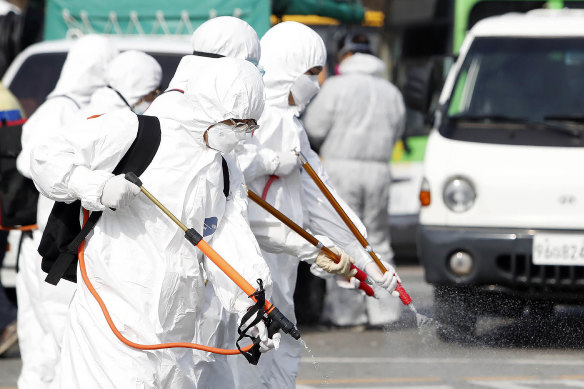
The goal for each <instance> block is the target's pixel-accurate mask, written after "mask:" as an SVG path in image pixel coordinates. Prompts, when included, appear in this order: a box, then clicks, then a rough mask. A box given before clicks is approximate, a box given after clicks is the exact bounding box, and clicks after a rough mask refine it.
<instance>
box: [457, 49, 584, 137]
mask: <svg viewBox="0 0 584 389" xmlns="http://www.w3.org/2000/svg"><path fill="white" fill-rule="evenodd" d="M447 115H448V117H449V118H451V119H456V118H460V119H464V118H468V119H470V120H473V121H475V122H476V121H481V118H484V119H485V120H487V121H488V120H493V121H497V122H505V121H510V122H514V123H518V122H521V121H523V122H526V123H547V122H550V121H551V122H553V123H562V124H568V123H569V124H571V125H576V124H582V123H584V39H583V38H477V39H476V40H475V41H474V42H473V44H472V46H471V48H470V50H469V52H468V54H467V56H466V58H465V60H464V63H463V65H462V67H461V70H460V72H459V74H458V78H457V80H456V83H455V86H454V90H453V94H452V97H451V99H450V102H449V104H448V105H447ZM576 127H577V128H578V129H580V130H582V129H584V126H582V125H577V126H576Z"/></svg>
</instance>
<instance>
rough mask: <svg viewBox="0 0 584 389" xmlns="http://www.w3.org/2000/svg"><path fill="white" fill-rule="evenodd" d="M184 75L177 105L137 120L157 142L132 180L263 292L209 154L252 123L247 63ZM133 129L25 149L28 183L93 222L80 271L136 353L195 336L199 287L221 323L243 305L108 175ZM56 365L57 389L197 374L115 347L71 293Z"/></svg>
mask: <svg viewBox="0 0 584 389" xmlns="http://www.w3.org/2000/svg"><path fill="white" fill-rule="evenodd" d="M192 65H193V66H192V67H182V69H180V70H177V75H176V77H186V79H188V82H187V84H186V86H185V90H184V95H183V97H184V98H183V99H182V100H180V101H179V102H178V104H177V101H175V100H173V99H171V98H169V97H170V96H171V94H170V93H167V94H163V95H161V96H160V97H158V98H157V99H156V100H154V102H153V103H152V104H151V106H150V108H149V109H148V110H147V114H148V115H153V116H157V117H158V119H159V121H160V127H161V132H162V138H161V143H160V146H159V148H158V151H157V153H156V155H155V157H154V159H153V160H152V162H151V164H150V165H149V166H148V168H147V169H146V171H145V172H144V173H143V174H142V175H141V180H142V181H143V183H144V186H145V187H146V188H148V190H149V191H150V192H152V193H153V194H154V195H155V196H156V197H157V198H158V199H159V200H160V201H161V203H163V204H164V205H165V206H166V207H167V208H168V209H169V210H170V211H171V212H173V213H174V214H175V215H177V216H178V217H179V218H180V219H181V220H182V221H183V222H184V223H185V224H186V225H188V226H190V227H193V228H194V229H195V230H197V231H200V232H201V231H202V232H203V235H204V237H205V239H206V240H207V241H209V242H210V243H211V244H212V245H213V244H214V241H215V239H217V241H218V242H219V245H218V247H217V251H218V253H219V254H224V250H222V249H221V247H220V246H221V242H226V241H227V240H230V244H231V246H233V247H236V251H237V253H238V254H239V255H238V256H233V257H228V255H227V254H225V258H226V259H227V260H228V261H229V263H230V264H231V265H232V266H233V267H234V268H235V269H236V270H237V271H238V272H239V273H240V274H241V275H242V276H243V277H244V278H245V279H246V280H248V281H249V282H250V283H252V285H254V286H255V287H258V286H257V284H256V283H255V282H254V280H256V279H262V280H263V281H264V284H265V285H266V287H267V288H268V289H269V288H271V284H272V282H271V279H270V275H269V270H268V268H267V266H266V264H265V262H264V260H263V259H262V258H261V255H260V251H259V247H258V246H257V243H256V241H255V239H254V238H253V235H252V233H251V230H250V229H249V227H247V226H248V225H247V223H246V221H245V219H242V218H243V215H242V213H241V212H233V211H232V210H233V208H232V207H231V206H230V204H229V203H230V200H229V197H230V196H231V195H230V196H228V197H227V198H226V197H225V195H224V189H225V188H224V187H223V186H224V178H223V169H222V157H221V153H220V152H218V151H217V149H218V148H219V147H220V146H219V145H222V146H224V147H228V146H229V145H230V144H232V146H231V147H233V146H234V145H235V143H237V142H239V141H240V139H241V138H242V137H245V131H246V130H247V129H249V127H250V126H251V125H252V124H253V123H250V122H253V121H255V120H257V119H258V118H259V116H260V115H261V112H262V110H263V106H264V103H263V83H262V79H261V75H260V73H259V72H258V70H257V69H256V68H255V67H254V66H253V65H252V64H250V63H249V62H247V61H241V60H237V59H231V58H221V59H217V60H216V61H214V62H213V63H205V62H200V63H197V64H194V63H193V64H192ZM179 71H180V72H185V73H181V74H178V73H179ZM242 123H248V124H242ZM137 125H138V122H137V117H136V115H135V114H134V113H131V112H129V111H127V110H118V111H115V112H113V113H109V114H105V115H103V116H100V117H98V118H95V119H90V120H86V121H85V122H79V123H75V124H74V125H72V126H70V127H68V128H66V129H64V130H63V132H62V133H61V134H60V135H59V136H58V137H52V138H50V139H48V140H47V141H46V142H45V143H44V144H43V145H38V146H37V147H36V148H35V149H34V151H33V156H32V171H33V178H34V180H35V183H36V184H37V186H38V187H39V188H40V190H41V192H42V193H43V194H45V195H46V196H49V197H50V198H52V199H54V200H56V201H73V200H76V199H80V200H81V204H82V206H83V207H84V208H86V209H89V210H102V211H103V215H102V217H101V219H100V220H99V222H98V223H97V225H96V226H95V228H94V230H93V232H92V234H91V235H90V236H89V238H88V239H87V246H86V248H85V262H86V266H87V273H88V277H89V280H90V281H91V282H93V285H94V287H95V289H96V290H97V292H98V293H99V294H100V295H101V298H102V299H103V300H104V302H105V304H106V306H107V307H108V309H109V312H110V315H111V316H112V319H113V322H114V323H115V324H116V326H117V328H118V329H119V330H120V332H121V333H122V334H123V335H124V336H125V337H127V338H129V339H130V340H132V341H135V342H138V343H142V344H154V343H161V342H169V341H190V340H192V339H193V338H194V337H195V333H196V332H197V330H198V326H199V324H200V319H201V314H202V308H203V303H204V295H205V292H204V289H205V279H209V281H210V284H211V285H212V287H213V288H214V289H215V294H216V295H217V297H218V299H219V301H220V302H221V305H222V306H223V307H224V308H225V309H226V310H228V311H230V312H233V313H238V314H242V313H244V312H246V311H247V308H248V307H249V306H250V305H252V301H251V300H250V299H249V298H248V296H246V294H245V293H244V292H243V291H241V290H239V288H238V287H237V286H236V285H235V284H234V283H233V282H232V281H231V280H229V279H228V278H227V276H226V275H225V274H223V273H222V272H221V271H220V270H219V269H218V268H217V266H215V265H214V264H213V263H211V262H210V261H209V260H208V259H207V258H206V257H205V256H203V255H202V253H201V252H200V251H198V250H197V249H195V248H194V247H193V246H192V245H191V244H190V243H189V242H187V241H186V240H185V239H184V236H183V232H182V230H180V229H179V228H178V227H177V226H176V225H175V224H174V223H173V222H172V221H171V220H170V219H169V218H168V217H167V216H166V215H164V214H162V213H161V212H160V210H158V209H157V208H156V207H155V206H154V204H152V202H151V201H150V200H148V199H147V198H146V197H144V196H143V195H139V196H138V193H139V188H138V187H137V186H135V185H134V184H131V183H129V182H128V181H127V180H125V178H124V177H123V176H122V175H119V176H114V175H113V174H112V173H111V171H112V170H113V168H114V167H115V166H116V165H117V163H118V162H119V161H120V160H121V158H122V156H123V155H124V154H125V152H126V151H127V149H128V148H129V146H130V145H131V143H132V142H133V140H134V137H135V136H136V131H137ZM241 127H244V128H241ZM79 129H81V130H82V131H79ZM231 170H234V171H233V172H232V171H231ZM232 173H234V174H236V173H237V171H236V169H230V172H229V174H230V176H231V175H232ZM237 191H239V190H237ZM230 192H231V190H230ZM110 207H112V208H116V211H115V212H114V211H112V210H111V209H109V208H110ZM235 225H236V227H235ZM234 228H235V229H236V230H237V231H236V232H234V231H233V229H234ZM222 234H226V235H228V237H227V236H225V237H221V235H222ZM223 245H225V243H223ZM234 330H235V329H234ZM255 331H256V332H258V333H259V334H260V337H261V338H262V343H260V344H261V346H262V347H261V348H262V349H263V350H264V351H265V350H267V349H269V348H271V347H274V341H272V340H268V339H267V338H265V335H266V334H267V332H266V330H265V326H263V323H262V324H260V325H257V326H256V329H255ZM61 365H62V376H63V388H80V387H83V388H106V387H107V388H109V387H119V388H128V387H140V388H173V389H174V388H195V387H197V384H196V376H197V375H198V374H200V371H198V370H197V368H196V366H193V357H192V351H191V350H190V349H165V350H159V351H141V350H136V349H134V348H130V347H128V346H126V345H125V344H123V343H122V342H120V340H119V339H117V338H116V337H115V336H114V334H113V333H112V332H111V331H110V329H109V328H108V325H107V323H106V321H105V319H104V317H103V314H102V312H101V310H100V308H99V306H98V305H97V304H96V301H95V300H94V298H93V296H92V295H90V293H89V291H88V289H87V288H86V286H85V285H84V284H83V283H78V284H77V291H76V293H75V296H74V298H73V301H72V303H71V307H70V313H69V320H68V326H67V330H66V334H65V339H64V345H63V354H62V361H61Z"/></svg>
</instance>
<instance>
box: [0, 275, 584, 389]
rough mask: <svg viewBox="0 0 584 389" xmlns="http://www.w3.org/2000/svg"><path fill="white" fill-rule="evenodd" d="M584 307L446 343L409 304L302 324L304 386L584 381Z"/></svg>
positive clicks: (516, 388) (503, 386) (508, 385)
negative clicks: (394, 318) (371, 324)
mask: <svg viewBox="0 0 584 389" xmlns="http://www.w3.org/2000/svg"><path fill="white" fill-rule="evenodd" d="M398 270H399V272H400V276H401V278H402V280H403V283H404V286H406V288H407V289H408V291H409V292H410V294H411V295H412V297H413V298H414V301H415V304H416V305H417V308H418V310H419V311H420V312H421V313H423V314H425V315H427V316H430V317H431V316H432V315H433V307H432V294H431V288H430V287H429V286H428V285H426V284H425V283H424V282H423V280H422V270H421V269H420V268H419V267H401V268H400V269H398ZM583 319H584V314H583V313H582V312H581V311H580V310H568V309H565V310H561V311H558V312H557V313H556V315H555V316H554V317H553V318H552V319H550V320H548V321H542V320H539V319H537V318H533V317H530V316H527V315H526V316H524V317H522V318H521V319H519V320H517V321H513V322H510V321H501V320H495V319H492V318H491V319H489V318H487V319H483V320H481V323H480V326H479V327H480V330H481V331H480V333H481V335H480V336H479V338H478V339H477V341H476V342H471V343H467V344H456V343H444V342H442V341H440V340H438V338H437V337H436V335H435V331H434V330H435V327H434V325H433V324H432V323H430V324H428V325H426V326H424V327H423V328H421V329H418V327H417V325H416V320H415V318H414V315H413V314H411V313H410V312H409V311H404V312H403V315H402V319H401V320H400V322H399V323H396V324H394V325H392V326H391V327H389V328H386V329H375V330H372V329H368V330H363V329H358V330H355V329H335V328H328V327H310V328H301V330H302V334H303V336H302V337H303V339H304V340H305V342H306V344H307V347H308V349H306V350H304V352H303V358H302V362H301V365H300V374H299V377H298V381H297V384H298V386H297V387H298V389H311V388H328V389H337V388H361V389H365V388H409V389H413V388H416V389H425V388H433V389H450V388H476V389H481V388H495V389H531V388H533V389H535V388H543V389H547V388H550V389H551V388H584V352H583V349H584V320H583ZM19 369H20V360H19V359H18V350H17V349H15V350H12V351H11V354H10V355H9V358H4V359H1V360H0V389H5V388H14V387H15V382H16V377H17V376H18V371H19Z"/></svg>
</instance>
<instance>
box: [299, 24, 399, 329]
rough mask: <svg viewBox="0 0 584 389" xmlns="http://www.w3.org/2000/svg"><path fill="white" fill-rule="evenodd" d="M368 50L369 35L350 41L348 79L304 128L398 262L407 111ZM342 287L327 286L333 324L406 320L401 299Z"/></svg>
mask: <svg viewBox="0 0 584 389" xmlns="http://www.w3.org/2000/svg"><path fill="white" fill-rule="evenodd" d="M358 38H362V39H358ZM366 42H367V41H366V37H364V36H362V35H358V36H355V37H354V38H353V39H351V37H350V36H349V37H348V38H347V39H345V45H344V46H345V47H344V48H342V49H341V54H342V56H343V60H342V61H341V64H340V66H339V71H340V73H341V74H340V75H339V76H335V77H332V78H329V79H327V81H326V82H325V83H324V85H323V87H322V89H321V91H320V92H319V94H318V95H317V96H316V97H315V98H314V100H313V101H312V102H311V104H310V105H309V107H308V108H307V110H306V112H305V114H304V116H303V123H304V126H305V127H306V131H307V133H308V136H309V139H310V141H311V143H312V144H314V145H315V146H316V147H320V156H321V158H323V160H324V166H325V168H326V170H327V172H328V173H329V177H330V180H331V183H332V184H333V185H334V187H335V188H336V189H337V191H338V193H339V194H340V195H341V196H342V197H343V199H345V200H346V201H347V203H348V204H349V206H350V207H351V208H352V209H354V210H357V211H358V216H359V218H360V219H361V220H362V221H363V223H364V224H365V226H366V227H367V233H368V241H369V243H370V244H371V246H372V248H373V250H374V251H375V252H376V253H377V254H378V255H379V256H380V257H381V258H383V259H384V260H386V261H391V260H392V258H393V252H392V250H391V246H390V239H389V225H388V218H387V208H388V204H389V185H390V184H391V176H390V170H389V160H390V158H391V154H392V150H393V145H394V143H395V142H396V140H397V139H399V138H400V137H401V135H402V133H403V131H404V127H405V107H404V102H403V98H402V95H401V93H400V92H399V90H398V89H397V88H396V87H395V86H394V85H393V84H391V83H390V82H389V81H387V80H385V79H384V78H382V77H383V73H384V71H385V63H384V62H383V61H381V60H380V59H379V58H377V57H375V56H373V55H371V54H370V53H369V46H368V44H367V43H366ZM362 51H363V52H362ZM364 172H367V174H364ZM339 283H340V284H341V286H339V285H337V283H336V282H335V280H334V279H328V280H327V295H326V302H325V319H327V320H330V321H331V322H332V323H333V324H336V325H341V326H347V325H361V324H369V325H383V324H387V323H390V322H394V321H397V320H398V319H399V316H400V312H401V304H400V302H399V301H398V300H397V299H393V298H392V297H391V296H387V295H386V296H384V297H383V298H381V299H379V300H375V299H367V298H366V297H365V296H362V295H359V294H357V293H353V292H352V291H351V290H347V289H346V286H347V285H346V282H344V281H342V280H341V281H339Z"/></svg>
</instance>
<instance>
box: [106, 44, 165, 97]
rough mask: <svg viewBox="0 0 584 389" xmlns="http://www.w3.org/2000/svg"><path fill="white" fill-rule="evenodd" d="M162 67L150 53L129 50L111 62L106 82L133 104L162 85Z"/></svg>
mask: <svg viewBox="0 0 584 389" xmlns="http://www.w3.org/2000/svg"><path fill="white" fill-rule="evenodd" d="M161 81H162V68H161V67H160V64H159V63H158V62H157V61H156V60H155V59H154V58H153V57H151V56H150V55H148V54H146V53H143V52H141V51H136V50H129V51H126V52H123V53H122V54H120V55H118V56H117V57H116V58H114V60H113V61H112V62H111V63H110V64H109V66H108V70H107V74H106V82H107V83H108V85H109V86H111V87H112V88H114V89H115V90H116V91H118V92H119V93H120V94H121V95H122V96H123V97H124V99H126V101H127V102H128V104H129V105H130V107H131V106H133V105H134V104H136V103H137V102H138V100H140V99H141V98H142V97H144V96H146V95H147V94H148V93H150V92H152V91H153V90H155V89H156V88H158V87H159V86H160V82H161Z"/></svg>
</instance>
